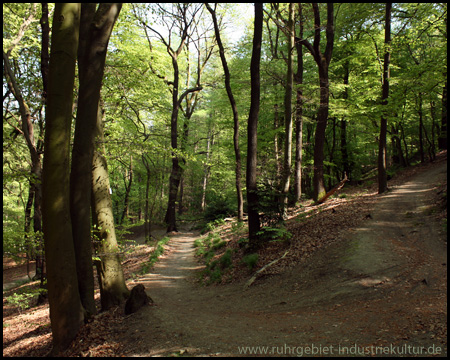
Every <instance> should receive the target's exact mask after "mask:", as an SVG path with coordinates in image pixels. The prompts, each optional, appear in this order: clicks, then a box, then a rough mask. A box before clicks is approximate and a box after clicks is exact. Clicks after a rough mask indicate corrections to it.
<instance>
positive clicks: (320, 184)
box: [298, 3, 334, 201]
mask: <svg viewBox="0 0 450 360" xmlns="http://www.w3.org/2000/svg"><path fill="white" fill-rule="evenodd" d="M312 6H313V11H314V28H315V31H314V43H313V44H312V45H311V44H310V43H309V41H308V40H305V39H298V42H299V44H302V45H304V46H305V47H306V48H307V49H308V50H309V52H310V53H311V54H312V55H313V57H314V60H315V62H316V64H317V67H318V69H319V85H320V105H319V111H318V113H317V126H316V133H315V142H314V177H313V184H314V191H313V198H314V200H315V201H317V200H318V199H319V198H321V197H323V196H324V195H325V193H326V190H325V182H324V169H323V161H324V145H325V130H326V127H327V121H328V103H329V80H328V66H329V64H330V61H331V55H332V53H333V45H334V10H333V9H334V7H333V4H332V3H328V4H327V26H326V36H327V44H326V47H325V52H324V53H323V54H322V51H321V50H320V32H321V24H320V11H319V6H318V4H317V3H313V5H312Z"/></svg>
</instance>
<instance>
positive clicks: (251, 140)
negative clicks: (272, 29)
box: [246, 3, 263, 248]
mask: <svg viewBox="0 0 450 360" xmlns="http://www.w3.org/2000/svg"><path fill="white" fill-rule="evenodd" d="M262 28H263V4H260V3H255V32H254V35H253V50H252V58H251V63H250V76H251V82H250V83H251V94H250V99H251V100H250V113H249V116H248V128H247V135H248V141H247V144H248V145H247V147H248V148H247V178H246V183H247V184H246V185H247V207H248V230H249V243H250V247H251V248H252V247H257V246H258V235H257V233H258V232H259V230H260V220H259V212H258V207H259V201H258V189H257V183H256V172H257V149H258V148H257V145H258V115H259V103H260V93H261V89H260V73H259V72H260V62H261V41H262Z"/></svg>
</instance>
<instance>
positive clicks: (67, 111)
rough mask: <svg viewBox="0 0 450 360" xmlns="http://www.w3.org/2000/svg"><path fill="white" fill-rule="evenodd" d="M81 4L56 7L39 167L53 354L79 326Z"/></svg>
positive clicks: (67, 344) (74, 333) (72, 335)
mask: <svg viewBox="0 0 450 360" xmlns="http://www.w3.org/2000/svg"><path fill="white" fill-rule="evenodd" d="M79 19H80V4H64V3H62V4H61V3H57V4H56V5H55V13H54V20H53V29H52V49H51V55H50V74H49V86H48V90H49V91H48V107H47V112H48V114H47V122H46V130H45V145H44V146H45V157H44V167H43V183H42V190H43V194H42V196H43V199H42V200H43V209H42V210H43V211H42V215H43V228H44V240H45V255H46V261H47V285H48V297H49V305H50V320H51V326H52V334H53V350H52V352H53V354H57V353H58V352H59V351H61V350H63V349H65V348H66V347H67V346H69V344H70V342H71V341H72V340H73V339H74V337H75V336H76V334H77V332H78V329H79V328H80V326H81V325H82V323H83V319H84V311H83V307H82V305H81V300H80V295H79V292H78V282H77V271H76V264H75V251H74V245H73V238H72V225H71V221H70V205H69V160H70V154H69V150H70V130H71V122H72V98H73V86H74V79H75V61H76V55H77V46H78V29H79Z"/></svg>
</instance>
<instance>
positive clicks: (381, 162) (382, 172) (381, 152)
mask: <svg viewBox="0 0 450 360" xmlns="http://www.w3.org/2000/svg"><path fill="white" fill-rule="evenodd" d="M391 10H392V3H386V21H385V29H384V35H385V38H384V43H385V46H386V49H385V52H384V65H383V87H382V88H383V91H382V105H383V107H384V108H385V107H386V106H387V104H388V98H389V63H390V61H391V54H390V51H389V46H390V44H391ZM386 112H387V110H384V111H383V115H382V116H381V123H380V140H379V149H378V193H379V194H381V193H383V192H385V191H386V190H387V172H386V170H387V154H386V151H387V150H386V135H387V114H386Z"/></svg>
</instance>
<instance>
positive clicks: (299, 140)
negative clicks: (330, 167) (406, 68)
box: [294, 4, 303, 203]
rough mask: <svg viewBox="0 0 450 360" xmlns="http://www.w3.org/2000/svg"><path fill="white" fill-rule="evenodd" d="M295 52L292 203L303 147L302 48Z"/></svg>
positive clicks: (299, 191) (297, 196) (299, 193)
mask: <svg viewBox="0 0 450 360" xmlns="http://www.w3.org/2000/svg"><path fill="white" fill-rule="evenodd" d="M299 19H300V20H299V21H300V33H299V36H300V38H303V19H302V4H299ZM295 47H296V50H297V73H296V74H295V76H294V80H295V83H296V84H297V98H296V100H297V104H296V112H295V170H294V201H295V203H297V202H299V201H300V199H301V196H302V147H303V98H302V97H303V90H302V85H303V46H302V45H300V44H299V43H296V44H295Z"/></svg>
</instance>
